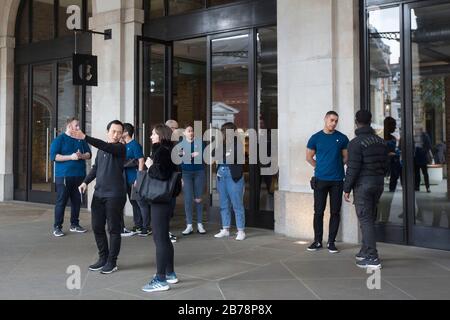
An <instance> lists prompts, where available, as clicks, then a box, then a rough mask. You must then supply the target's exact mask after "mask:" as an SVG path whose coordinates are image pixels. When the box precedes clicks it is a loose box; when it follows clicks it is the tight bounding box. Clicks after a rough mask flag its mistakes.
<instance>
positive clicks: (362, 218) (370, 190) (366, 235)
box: [353, 183, 384, 258]
mask: <svg viewBox="0 0 450 320" xmlns="http://www.w3.org/2000/svg"><path fill="white" fill-rule="evenodd" d="M383 191H384V186H383V185H382V184H371V183H362V184H357V185H356V186H355V188H354V190H353V192H354V199H355V208H356V214H357V216H358V219H359V224H360V227H361V234H362V247H361V251H360V253H361V254H364V255H367V256H369V257H370V258H378V251H377V243H376V234H375V221H376V219H377V205H378V202H379V201H380V198H381V195H382V194H383Z"/></svg>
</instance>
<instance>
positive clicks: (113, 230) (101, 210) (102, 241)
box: [91, 196, 127, 263]
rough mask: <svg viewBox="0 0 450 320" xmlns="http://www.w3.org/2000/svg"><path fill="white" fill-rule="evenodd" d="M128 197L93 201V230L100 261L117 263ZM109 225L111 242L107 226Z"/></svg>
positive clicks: (95, 199)
mask: <svg viewBox="0 0 450 320" xmlns="http://www.w3.org/2000/svg"><path fill="white" fill-rule="evenodd" d="M126 200H127V199H126V197H125V196H124V197H118V198H99V197H96V196H94V198H93V199H92V206H91V210H92V230H93V231H94V235H95V241H96V243H97V248H98V254H99V257H100V260H104V261H107V262H112V263H117V257H118V256H119V252H120V245H121V243H122V238H121V235H120V234H121V233H122V227H121V221H122V216H123V208H124V206H125V202H126ZM106 223H108V232H109V241H110V244H109V246H108V238H107V236H106V230H105V226H106Z"/></svg>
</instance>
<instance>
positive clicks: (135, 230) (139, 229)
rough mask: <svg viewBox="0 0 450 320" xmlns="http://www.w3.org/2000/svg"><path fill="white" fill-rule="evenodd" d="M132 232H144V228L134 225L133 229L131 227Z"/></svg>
mask: <svg viewBox="0 0 450 320" xmlns="http://www.w3.org/2000/svg"><path fill="white" fill-rule="evenodd" d="M131 232H133V233H134V234H139V233H141V232H142V228H141V227H136V226H134V227H133V229H131Z"/></svg>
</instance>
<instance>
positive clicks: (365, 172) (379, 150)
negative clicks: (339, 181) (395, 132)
mask: <svg viewBox="0 0 450 320" xmlns="http://www.w3.org/2000/svg"><path fill="white" fill-rule="evenodd" d="M388 161H389V157H388V147H387V145H386V142H385V141H384V140H383V139H381V138H380V137H379V136H377V135H376V134H375V131H374V130H373V129H372V128H371V127H370V126H366V127H362V128H359V129H357V130H356V138H355V139H353V140H352V141H351V142H350V144H349V146H348V164H347V174H346V176H345V183H344V192H345V193H350V192H351V190H352V189H353V188H354V187H355V185H356V184H357V183H358V182H364V181H373V182H375V183H379V184H382V183H383V181H384V176H385V175H386V172H387V169H388V163H389V162H388Z"/></svg>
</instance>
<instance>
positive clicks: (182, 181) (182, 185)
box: [181, 179, 184, 188]
mask: <svg viewBox="0 0 450 320" xmlns="http://www.w3.org/2000/svg"><path fill="white" fill-rule="evenodd" d="M181 187H182V188H184V180H183V179H181Z"/></svg>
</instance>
